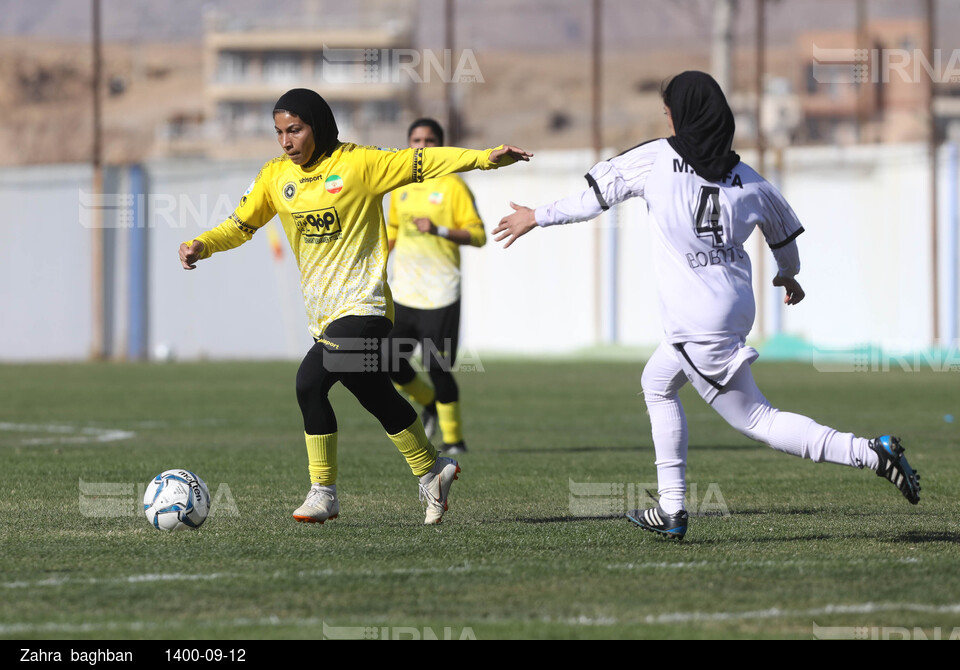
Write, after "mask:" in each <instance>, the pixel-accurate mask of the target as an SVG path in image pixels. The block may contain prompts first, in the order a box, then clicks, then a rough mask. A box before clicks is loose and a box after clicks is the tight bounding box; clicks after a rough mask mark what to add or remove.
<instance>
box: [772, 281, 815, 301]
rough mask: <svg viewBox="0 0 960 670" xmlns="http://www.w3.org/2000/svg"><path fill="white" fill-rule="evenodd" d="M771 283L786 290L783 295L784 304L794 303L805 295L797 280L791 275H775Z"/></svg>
mask: <svg viewBox="0 0 960 670" xmlns="http://www.w3.org/2000/svg"><path fill="white" fill-rule="evenodd" d="M773 285H774V286H782V287H783V288H784V289H785V290H786V292H787V294H786V295H785V296H783V304H784V305H796V304H797V303H798V302H800V301H801V300H803V299H804V297H805V296H806V295H807V294H806V293H804V292H803V289H802V288H801V287H800V284H799V282H797V280H796V279H794V278H793V277H781V276H780V275H777V276H776V277H774V278H773Z"/></svg>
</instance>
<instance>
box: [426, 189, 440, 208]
mask: <svg viewBox="0 0 960 670" xmlns="http://www.w3.org/2000/svg"><path fill="white" fill-rule="evenodd" d="M427 200H428V201H429V202H430V204H431V205H439V204H440V203H441V202H443V193H440V192H439V191H434V192H433V193H431V194H430V196H429V197H428V198H427Z"/></svg>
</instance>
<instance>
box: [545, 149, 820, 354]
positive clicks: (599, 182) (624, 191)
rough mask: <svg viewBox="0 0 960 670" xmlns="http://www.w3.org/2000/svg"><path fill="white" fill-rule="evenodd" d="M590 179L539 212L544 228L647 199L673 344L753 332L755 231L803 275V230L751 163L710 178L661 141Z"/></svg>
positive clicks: (791, 270) (663, 311)
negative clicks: (799, 242)
mask: <svg viewBox="0 0 960 670" xmlns="http://www.w3.org/2000/svg"><path fill="white" fill-rule="evenodd" d="M586 177H587V182H588V183H589V185H590V188H588V189H587V190H585V191H583V192H581V193H579V194H576V195H573V196H570V197H568V198H564V199H563V200H558V201H557V202H555V203H553V204H551V205H546V206H543V207H539V208H537V210H536V220H537V223H538V225H541V226H548V225H553V224H559V223H572V222H574V221H585V220H587V219H591V218H593V217H595V216H597V215H598V214H599V213H600V212H601V211H602V210H604V209H607V208H608V207H610V206H611V205H614V204H617V203H619V202H623V201H624V200H626V199H628V198H632V197H634V196H639V197H642V198H643V199H644V200H646V202H647V206H648V209H649V212H650V215H651V216H650V218H651V221H652V223H653V244H654V245H655V248H654V253H653V257H654V270H655V274H656V277H657V289H658V294H659V300H660V316H661V320H662V323H663V326H664V331H665V334H666V337H667V341H668V342H670V343H671V344H676V343H685V342H711V341H716V340H718V339H722V338H730V337H734V338H738V339H742V338H746V336H747V334H748V333H749V332H750V329H751V328H752V327H753V320H754V316H755V313H756V306H755V301H754V296H753V284H752V279H751V265H750V257H749V256H748V255H747V253H746V251H745V250H744V248H743V245H744V242H746V240H747V238H748V237H750V234H751V233H752V232H753V229H754V227H756V226H759V227H760V230H761V231H762V233H763V235H764V237H765V238H766V240H767V243H768V244H769V246H770V248H771V249H772V250H773V254H774V257H775V258H776V260H777V264H778V266H779V270H780V274H781V275H783V276H787V277H793V276H794V275H796V274H797V273H798V272H799V271H800V260H799V255H798V253H797V246H796V243H795V242H794V240H795V239H796V237H797V236H798V235H799V234H800V233H802V232H803V227H802V226H801V225H800V222H799V221H798V220H797V216H796V215H795V214H794V212H793V210H792V209H791V208H790V205H788V204H787V202H786V200H784V198H783V196H782V195H781V194H780V193H779V192H778V191H777V189H776V188H774V187H773V186H772V185H771V184H770V183H769V182H767V181H766V180H765V179H763V178H762V177H761V176H760V175H758V174H757V173H756V171H754V170H753V168H751V167H750V166H749V165H747V164H746V163H743V162H740V163H738V164H737V165H736V166H734V168H733V169H732V170H731V171H730V174H728V175H727V176H726V177H724V178H723V179H722V180H720V181H715V182H710V181H707V180H705V179H703V178H701V177H700V176H699V175H697V174H696V172H694V170H693V168H692V167H690V166H689V165H687V164H686V162H685V161H684V160H683V158H681V157H680V155H679V154H678V153H677V152H676V151H674V149H673V147H671V146H670V143H669V142H668V141H667V140H665V139H660V140H653V141H651V142H647V143H645V144H641V145H639V146H637V147H635V148H633V149H630V150H629V151H626V152H624V153H622V154H620V155H619V156H616V157H615V158H611V159H610V160H607V161H602V162H600V163H597V164H596V165H595V166H593V168H591V170H590V172H589V173H587V175H586Z"/></svg>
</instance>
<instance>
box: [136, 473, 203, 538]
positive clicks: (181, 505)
mask: <svg viewBox="0 0 960 670" xmlns="http://www.w3.org/2000/svg"><path fill="white" fill-rule="evenodd" d="M209 511H210V489H208V488H207V485H206V484H205V483H204V482H203V480H202V479H200V478H199V477H197V476H196V475H195V474H193V473H192V472H190V471H189V470H167V471H166V472H161V473H160V474H159V475H157V476H156V477H154V478H153V481H152V482H150V484H149V485H148V486H147V490H146V492H145V493H144V494H143V512H144V514H146V515H147V521H149V522H150V524H151V525H152V526H153V527H154V528H156V529H157V530H183V529H184V528H199V527H200V524H202V523H203V522H204V521H205V520H206V518H207V514H208V513H209Z"/></svg>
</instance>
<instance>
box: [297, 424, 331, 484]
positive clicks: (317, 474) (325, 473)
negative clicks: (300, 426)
mask: <svg viewBox="0 0 960 670" xmlns="http://www.w3.org/2000/svg"><path fill="white" fill-rule="evenodd" d="M303 436H304V437H305V438H306V440H307V458H308V459H309V461H310V483H311V484H322V485H323V486H333V485H334V484H336V483H337V434H336V433H330V434H329V435H307V434H306V433H304V434H303Z"/></svg>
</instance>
